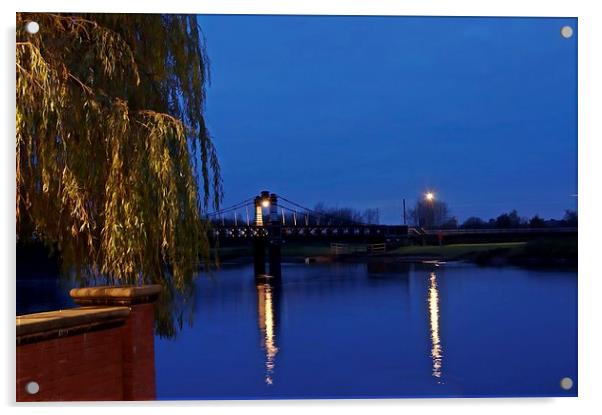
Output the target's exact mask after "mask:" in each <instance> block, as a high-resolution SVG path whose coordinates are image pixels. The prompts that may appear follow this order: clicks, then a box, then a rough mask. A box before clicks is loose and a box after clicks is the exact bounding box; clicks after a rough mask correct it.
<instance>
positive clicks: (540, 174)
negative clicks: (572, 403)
mask: <svg viewBox="0 0 602 415" xmlns="http://www.w3.org/2000/svg"><path fill="white" fill-rule="evenodd" d="M199 22H200V24H201V27H202V29H203V32H204V34H205V37H206V39H207V50H208V54H209V57H210V60H211V78H212V82H211V85H210V86H209V88H208V96H207V112H206V119H207V122H208V125H209V128H210V129H211V132H212V134H213V136H214V138H215V143H216V146H217V150H218V153H219V158H220V161H221V165H222V170H223V176H224V187H225V200H224V206H228V205H231V204H233V203H236V202H238V201H239V200H243V199H246V198H248V197H251V196H253V195H255V194H256V193H258V192H259V191H261V190H263V189H266V190H270V191H272V192H275V193H279V194H282V195H284V196H285V197H287V198H289V199H292V200H294V201H296V202H300V203H302V204H304V205H306V206H310V207H311V206H313V205H314V204H315V203H317V202H319V201H323V202H325V203H326V204H327V205H338V206H352V207H355V208H358V209H364V208H379V209H380V215H381V222H385V223H399V222H400V211H401V208H400V206H401V199H402V198H403V197H405V198H406V202H407V204H408V206H411V205H413V204H414V203H415V201H416V199H417V197H419V196H420V195H421V194H422V193H423V192H424V191H425V190H426V189H432V190H434V191H435V192H436V194H437V196H438V197H439V198H441V199H442V200H445V201H446V202H447V203H448V205H449V207H450V209H451V211H452V214H454V215H456V216H457V217H458V218H459V219H460V220H464V219H466V217H468V216H473V215H476V216H481V217H483V218H490V217H494V216H497V215H498V214H500V213H502V212H504V211H508V210H510V209H513V208H516V209H517V210H518V211H519V213H520V214H521V215H523V216H532V215H534V214H536V213H537V214H539V215H541V216H544V217H546V218H547V217H557V218H558V217H562V215H563V212H564V209H569V208H570V209H575V208H576V204H577V201H576V197H575V196H574V194H576V193H577V108H576V107H577V39H576V29H577V21H576V19H558V18H436V17H333V16H221V15H214V16H199ZM564 25H570V26H572V27H573V28H574V29H575V36H573V37H572V38H570V39H565V38H563V37H562V36H561V35H560V28H561V27H562V26H564Z"/></svg>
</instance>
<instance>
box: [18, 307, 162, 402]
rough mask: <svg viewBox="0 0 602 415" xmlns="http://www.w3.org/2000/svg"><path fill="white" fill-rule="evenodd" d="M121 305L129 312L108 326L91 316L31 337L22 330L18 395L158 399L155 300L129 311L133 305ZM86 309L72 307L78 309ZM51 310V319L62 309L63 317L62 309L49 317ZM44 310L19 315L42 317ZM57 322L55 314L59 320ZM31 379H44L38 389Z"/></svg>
mask: <svg viewBox="0 0 602 415" xmlns="http://www.w3.org/2000/svg"><path fill="white" fill-rule="evenodd" d="M88 308H92V309H94V310H102V309H103V307H88ZM120 308H121V309H123V313H125V314H124V315H125V317H122V319H121V320H115V319H113V320H111V322H110V324H105V325H104V326H103V325H102V324H98V322H94V321H86V324H87V325H82V324H81V323H80V324H79V326H77V327H75V328H74V327H72V328H68V329H61V328H60V327H59V328H58V329H55V330H54V331H52V332H48V331H46V332H42V333H41V334H39V335H38V333H34V335H33V337H32V335H31V334H28V335H29V337H28V338H24V337H21V338H20V337H19V334H18V335H17V356H16V359H17V361H16V363H17V365H16V366H17V379H16V389H17V396H16V399H17V401H19V402H25V401H107V400H111V401H119V400H153V399H155V396H156V395H155V365H154V362H155V361H154V359H155V353H154V333H153V328H154V327H153V326H154V304H153V303H152V302H151V303H140V304H131V305H130V306H129V314H128V307H120ZM85 309H86V307H84V308H81V309H78V308H76V309H70V310H68V311H69V312H71V313H74V314H75V313H77V311H78V310H85ZM42 314H44V313H42ZM47 314H50V313H45V314H44V316H42V317H43V318H48V319H49V320H51V319H52V318H54V315H59V320H60V312H55V314H54V315H52V316H50V317H48V316H47ZM39 316H41V314H40V315H30V316H21V317H20V318H21V320H24V319H26V318H28V317H30V318H31V319H33V320H35V319H37V320H38V321H39V320H42V318H40V317H39ZM92 319H93V317H89V320H92ZM56 322H57V319H56V318H54V320H53V324H54V325H55V326H56V325H57V323H56ZM18 324H19V323H18ZM59 324H60V323H59ZM53 327H54V326H53ZM48 333H50V334H48ZM31 381H35V382H36V383H37V384H38V385H39V391H38V392H37V393H35V394H30V393H28V392H27V391H26V385H27V384H28V383H29V382H31Z"/></svg>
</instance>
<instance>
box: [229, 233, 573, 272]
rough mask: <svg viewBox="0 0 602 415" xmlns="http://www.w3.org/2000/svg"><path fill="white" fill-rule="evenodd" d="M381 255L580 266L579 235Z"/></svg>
mask: <svg viewBox="0 0 602 415" xmlns="http://www.w3.org/2000/svg"><path fill="white" fill-rule="evenodd" d="M350 248H351V250H352V251H360V252H361V251H365V245H354V246H350ZM252 256H253V250H252V247H251V246H250V245H245V246H236V247H221V248H220V249H219V258H220V261H222V262H224V261H236V260H241V261H242V260H250V258H251V257H252ZM282 256H283V257H285V258H297V259H302V258H306V257H330V258H331V259H330V260H333V261H337V260H354V259H355V260H361V259H362V258H364V257H365V256H366V254H365V253H363V254H362V253H357V254H352V255H345V256H341V257H335V256H334V255H332V253H331V250H330V244H328V243H317V244H311V245H304V244H295V243H290V244H283V245H282ZM380 257H384V258H387V259H389V260H395V258H399V259H405V260H411V259H413V258H416V259H418V258H420V259H438V260H442V261H459V260H462V261H471V262H475V263H478V264H483V265H504V264H513V265H525V266H537V267H546V266H549V267H558V266H568V267H576V266H577V238H576V237H575V238H545V239H538V240H533V241H529V242H495V243H476V244H451V245H442V246H430V245H429V246H420V245H412V246H403V247H400V248H396V249H393V250H391V251H387V253H386V254H383V255H380Z"/></svg>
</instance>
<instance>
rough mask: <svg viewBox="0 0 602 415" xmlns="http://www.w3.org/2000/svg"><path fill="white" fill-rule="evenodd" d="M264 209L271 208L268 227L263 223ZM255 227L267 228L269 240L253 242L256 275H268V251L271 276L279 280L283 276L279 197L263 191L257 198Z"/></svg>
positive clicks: (261, 239) (260, 238)
mask: <svg viewBox="0 0 602 415" xmlns="http://www.w3.org/2000/svg"><path fill="white" fill-rule="evenodd" d="M263 208H269V215H268V220H267V226H266V224H265V223H264V221H263ZM255 226H257V227H265V228H267V231H268V232H267V238H262V237H259V238H255V240H254V241H253V254H254V255H253V257H254V263H255V275H256V276H259V275H265V274H266V266H265V263H266V251H267V256H268V263H269V266H270V268H269V275H270V276H271V277H274V278H279V277H280V274H281V271H280V269H281V266H280V262H281V244H282V234H281V232H282V229H281V227H280V221H279V220H278V196H276V194H274V193H271V194H270V192H268V191H263V192H261V195H260V196H257V197H256V198H255Z"/></svg>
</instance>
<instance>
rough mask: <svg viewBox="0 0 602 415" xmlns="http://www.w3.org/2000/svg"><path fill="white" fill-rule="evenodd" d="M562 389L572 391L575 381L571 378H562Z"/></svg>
mask: <svg viewBox="0 0 602 415" xmlns="http://www.w3.org/2000/svg"><path fill="white" fill-rule="evenodd" d="M560 387H561V388H562V389H564V390H565V391H568V390H571V389H572V388H573V379H571V378H562V379H561V380H560Z"/></svg>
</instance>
